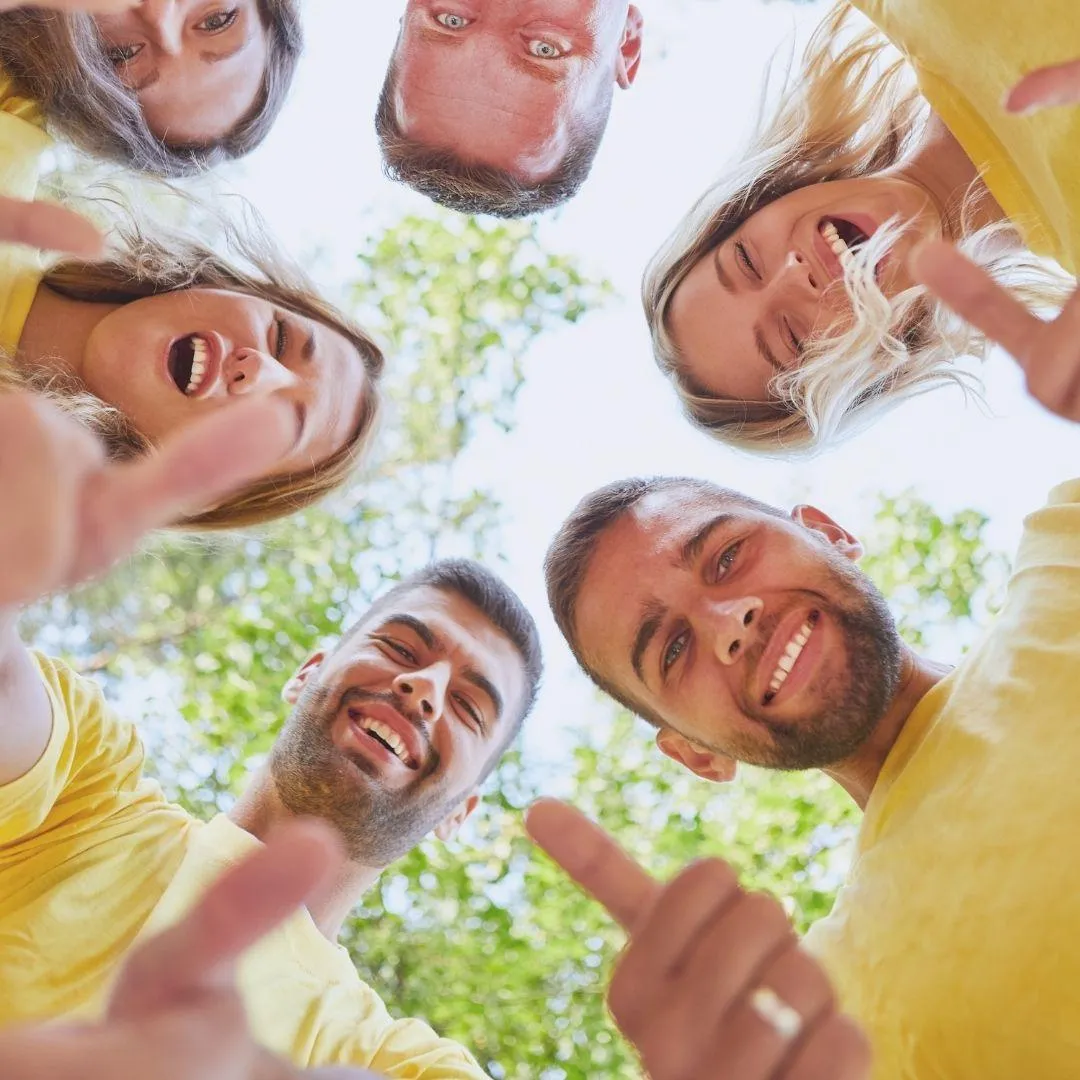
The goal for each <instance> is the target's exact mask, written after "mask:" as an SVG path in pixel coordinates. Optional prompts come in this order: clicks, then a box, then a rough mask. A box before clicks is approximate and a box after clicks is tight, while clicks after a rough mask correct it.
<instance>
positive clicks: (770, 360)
mask: <svg viewBox="0 0 1080 1080" xmlns="http://www.w3.org/2000/svg"><path fill="white" fill-rule="evenodd" d="M713 266H714V267H715V268H716V277H717V280H718V281H719V282H720V284H721V285H722V286H723V288H724V289H725V290H726V291H727V292H729V293H731V295H732V296H734V295H735V283H734V282H733V281H732V280H731V278H730V277H729V276H728V273H727V271H726V270H725V269H724V266H723V264H722V263H721V262H720V245H719V244H717V245H716V254H715V255H714V256H713ZM754 344H755V345H756V346H757V351H758V352H759V353H760V354H761V357H762V359H763V360H764V361H765V363H767V364H768V365H769V366H770V367H772V368H775V369H776V370H777V371H783V366H782V365H781V364H780V362H779V361H778V360H777V359H776V355H775V354H774V353H773V351H772V349H770V348H769V343H768V342H767V341H766V340H765V335H764V334H763V333H762V332H761V327H760V326H755V327H754Z"/></svg>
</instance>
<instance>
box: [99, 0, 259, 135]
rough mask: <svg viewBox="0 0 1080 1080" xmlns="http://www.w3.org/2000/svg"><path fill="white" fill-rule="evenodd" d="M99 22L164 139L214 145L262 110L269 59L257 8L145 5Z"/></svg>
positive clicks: (239, 3)
mask: <svg viewBox="0 0 1080 1080" xmlns="http://www.w3.org/2000/svg"><path fill="white" fill-rule="evenodd" d="M96 19H97V25H98V29H99V30H100V32H101V34H102V37H103V38H104V39H105V44H106V47H107V49H108V53H109V58H110V59H111V60H112V63H113V66H114V67H115V69H116V73H117V75H118V76H119V77H120V81H121V82H122V83H123V84H124V85H125V86H126V87H127V88H128V89H129V90H133V91H134V92H135V95H136V96H137V97H138V99H139V105H140V106H141V107H142V111H143V116H144V117H145V118H146V123H147V126H148V127H149V128H150V130H151V131H152V132H153V133H154V134H155V135H156V136H157V137H158V138H159V139H162V140H163V141H165V142H168V143H169V144H173V145H183V144H189V143H199V144H202V143H211V142H214V141H216V140H217V139H220V138H221V137H222V136H224V135H226V134H227V133H228V132H229V131H231V130H232V129H233V128H234V127H235V126H236V124H237V123H238V121H240V120H241V119H242V118H243V117H244V116H245V115H246V114H247V113H248V112H249V111H250V110H251V109H252V107H253V106H254V104H255V100H256V98H257V97H258V94H259V90H260V88H261V86H262V81H263V73H264V71H265V69H266V63H267V58H268V55H269V42H268V38H267V31H266V28H265V27H264V26H263V24H262V20H261V19H260V17H259V9H258V4H257V3H256V0H142V2H141V3H140V4H139V5H138V6H137V7H134V8H132V9H131V10H129V11H126V12H123V13H121V14H119V15H98V16H97V17H96Z"/></svg>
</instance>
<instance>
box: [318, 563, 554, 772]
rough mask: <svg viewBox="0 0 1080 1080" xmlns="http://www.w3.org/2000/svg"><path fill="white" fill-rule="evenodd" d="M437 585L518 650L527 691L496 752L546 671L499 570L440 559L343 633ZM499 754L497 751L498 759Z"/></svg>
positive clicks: (530, 622) (528, 623)
mask: <svg viewBox="0 0 1080 1080" xmlns="http://www.w3.org/2000/svg"><path fill="white" fill-rule="evenodd" d="M425 587H426V588H432V589H441V590H442V591H443V592H449V593H455V594H456V595H458V596H460V597H462V599H464V600H467V601H468V602H469V603H470V604H472V605H473V607H475V608H476V609H477V610H478V611H479V612H480V613H481V614H482V615H483V616H484V617H485V618H486V619H487V620H488V622H490V623H491V624H492V626H494V627H495V629H496V630H498V631H499V633H501V634H502V635H503V636H504V637H506V638H507V639H508V640H509V642H510V644H511V645H513V646H514V648H515V649H517V651H518V654H519V655H520V657H521V661H522V665H523V666H524V668H525V695H524V698H523V701H522V705H521V708H520V709H519V710H518V714H517V716H515V717H512V718H511V723H510V724H509V728H508V731H507V734H506V737H505V739H504V741H503V742H502V744H501V745H500V748H499V751H500V754H501V752H502V751H503V750H505V749H506V747H507V746H509V745H510V743H511V742H513V740H514V739H515V738H516V737H517V734H518V732H519V731H520V730H521V725H522V724H524V723H525V719H526V717H527V716H528V715H529V713H530V712H531V711H532V708H533V705H535V704H536V696H537V694H538V692H539V690H540V680H541V677H542V676H543V672H544V659H543V653H542V651H541V648H540V634H539V631H538V630H537V629H536V622H535V620H534V619H533V617H532V615H530V614H529V609H528V608H526V607H525V605H524V604H523V603H522V602H521V599H520V597H519V596H518V595H517V593H515V592H514V590H513V589H511V588H510V586H509V585H507V584H506V582H505V581H503V580H502V578H500V577H499V576H498V575H497V574H493V573H492V572H491V571H490V570H488V569H487V567H485V566H481V565H480V563H478V562H476V561H474V560H473V559H440V560H438V561H436V562H433V563H429V564H428V565H427V566H425V567H424V568H423V569H422V570H418V571H416V573H414V574H410V575H409V576H408V577H407V578H403V579H402V580H401V581H399V582H398V583H397V584H396V585H395V586H394V587H393V588H392V589H390V590H389V591H388V592H385V593H383V594H382V596H380V597H379V598H378V599H377V600H375V602H374V603H373V604H372V605H371V607H369V608H368V610H367V612H366V613H365V614H364V616H363V618H362V619H361V620H360V621H359V622H357V623H356V624H354V625H353V626H351V627H350V628H349V629H348V630H347V631H346V632H345V633H344V634H343V635H342V637H341V641H342V643H344V642H346V641H347V640H348V639H349V638H350V637H352V635H353V633H354V632H355V631H356V630H357V629H358V628H359V627H360V626H362V625H364V624H366V623H368V622H369V621H370V620H371V618H372V616H373V615H376V614H378V613H379V612H381V611H383V610H385V609H386V608H388V607H390V606H391V605H392V604H393V603H394V602H395V601H396V600H398V599H400V598H401V597H402V596H404V595H405V594H407V593H410V592H413V591H415V590H416V589H422V588H425ZM339 648H340V645H339ZM497 757H498V755H496V758H497Z"/></svg>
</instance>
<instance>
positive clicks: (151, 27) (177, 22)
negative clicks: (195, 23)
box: [139, 0, 184, 56]
mask: <svg viewBox="0 0 1080 1080" xmlns="http://www.w3.org/2000/svg"><path fill="white" fill-rule="evenodd" d="M139 13H140V15H141V16H142V19H143V22H144V23H146V27H147V31H148V32H149V34H150V35H151V38H152V39H153V41H154V44H155V45H157V47H158V48H159V49H160V50H161V51H162V52H163V53H165V54H166V55H167V56H179V55H180V53H181V52H182V51H183V45H184V12H183V9H182V7H181V5H180V3H179V0H142V4H141V5H140V9H139Z"/></svg>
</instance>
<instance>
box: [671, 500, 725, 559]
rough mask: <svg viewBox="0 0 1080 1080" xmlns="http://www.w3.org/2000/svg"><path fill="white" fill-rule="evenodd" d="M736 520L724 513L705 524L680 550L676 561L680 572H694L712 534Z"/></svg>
mask: <svg viewBox="0 0 1080 1080" xmlns="http://www.w3.org/2000/svg"><path fill="white" fill-rule="evenodd" d="M734 520H735V515H734V514H731V513H728V512H727V511H723V512H721V513H719V514H716V515H715V516H714V517H712V518H710V519H709V520H708V521H706V522H705V524H704V525H702V526H701V528H700V529H698V531H697V532H696V533H694V535H693V536H691V537H690V539H689V540H687V541H686V543H684V544H683V546H682V548H681V549H680V550H679V556H678V558H677V559H676V560H675V566H676V567H677V568H678V569H679V570H692V569H693V567H694V563H696V562H697V560H698V556H699V555H700V554H701V551H702V549H703V548H704V547H705V545H706V544H707V543H708V542H709V539H710V537H711V536H712V534H713V533H714V532H716V531H717V530H718V529H722V528H724V527H725V526H726V525H730V524H731V522H732V521H734Z"/></svg>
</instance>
